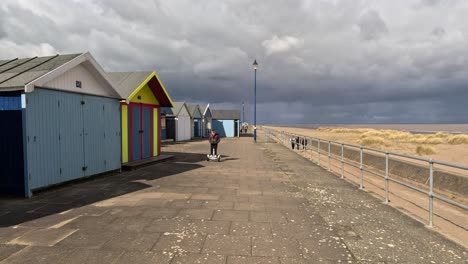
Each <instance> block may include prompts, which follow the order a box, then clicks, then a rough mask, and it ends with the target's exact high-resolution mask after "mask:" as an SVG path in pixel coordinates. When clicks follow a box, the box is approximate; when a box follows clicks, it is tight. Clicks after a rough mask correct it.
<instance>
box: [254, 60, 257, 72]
mask: <svg viewBox="0 0 468 264" xmlns="http://www.w3.org/2000/svg"><path fill="white" fill-rule="evenodd" d="M257 66H258V63H257V60H254V63H253V68H254V70H257Z"/></svg>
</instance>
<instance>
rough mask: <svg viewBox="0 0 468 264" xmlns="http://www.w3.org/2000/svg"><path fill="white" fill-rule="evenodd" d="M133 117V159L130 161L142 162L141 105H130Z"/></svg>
mask: <svg viewBox="0 0 468 264" xmlns="http://www.w3.org/2000/svg"><path fill="white" fill-rule="evenodd" d="M130 108H131V112H132V113H131V116H132V127H131V130H132V133H131V135H129V136H131V139H130V142H131V148H132V157H131V159H130V160H140V159H141V141H140V138H141V133H142V129H141V120H140V117H141V107H140V106H139V105H130Z"/></svg>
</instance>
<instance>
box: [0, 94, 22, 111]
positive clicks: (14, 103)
mask: <svg viewBox="0 0 468 264" xmlns="http://www.w3.org/2000/svg"><path fill="white" fill-rule="evenodd" d="M5 110H21V95H17V96H5V95H0V111H5Z"/></svg>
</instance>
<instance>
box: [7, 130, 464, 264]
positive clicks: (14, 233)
mask: <svg viewBox="0 0 468 264" xmlns="http://www.w3.org/2000/svg"><path fill="white" fill-rule="evenodd" d="M262 139H263V137H262V135H261V134H260V140H259V143H257V144H253V143H252V141H253V140H252V138H239V139H224V140H223V141H222V143H221V145H220V147H219V149H220V151H221V153H222V154H223V155H224V157H223V160H222V162H219V163H218V162H206V161H205V157H206V156H205V154H204V153H205V152H206V151H207V150H208V148H209V147H208V144H207V143H206V142H191V143H182V144H172V145H168V146H167V147H165V148H164V149H163V151H166V152H168V153H170V154H174V155H176V159H175V160H174V161H171V162H167V163H161V164H156V165H152V166H149V167H145V168H142V169H139V170H136V171H132V172H128V173H122V174H120V175H115V176H109V177H103V178H99V179H96V180H92V181H87V182H84V183H78V184H75V185H72V186H67V187H63V188H60V189H56V190H53V191H48V192H45V193H42V194H39V195H36V196H35V197H34V198H32V199H30V200H5V199H3V200H0V263H1V264H4V263H67V264H70V263H170V264H175V263H220V264H221V263H222V264H250V263H260V264H262V263H276V264H278V263H281V264H285V263H288V264H289V263H337V262H342V263H466V260H467V259H468V255H467V252H466V249H464V248H463V247H460V246H458V245H456V244H454V243H453V242H450V241H448V240H446V239H445V238H443V237H442V236H440V235H439V234H437V233H435V232H432V231H430V230H428V229H426V228H425V227H424V226H423V225H422V224H421V223H419V222H417V221H415V220H413V219H411V218H409V217H407V216H406V215H404V214H402V213H400V212H398V211H397V210H395V209H393V208H391V207H390V206H387V205H384V204H382V203H381V201H379V200H377V199H375V198H373V197H372V196H370V195H369V194H367V193H365V192H362V191H359V190H358V189H357V188H356V187H354V186H352V185H351V184H349V183H347V182H345V181H343V180H340V179H339V178H338V177H336V176H334V175H332V174H330V173H328V172H327V171H325V170H324V169H322V168H319V167H317V166H315V165H313V164H312V163H310V162H309V161H307V160H305V159H302V158H300V157H298V156H297V155H296V154H295V153H293V152H290V151H286V148H284V147H283V146H280V145H278V144H272V143H265V142H262Z"/></svg>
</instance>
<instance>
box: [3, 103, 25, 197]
mask: <svg viewBox="0 0 468 264" xmlns="http://www.w3.org/2000/svg"><path fill="white" fill-rule="evenodd" d="M0 120H1V122H2V123H3V125H4V126H2V129H0V146H1V147H0V160H1V161H2V166H0V194H14V195H23V194H24V155H23V126H22V113H21V110H15V111H0Z"/></svg>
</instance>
